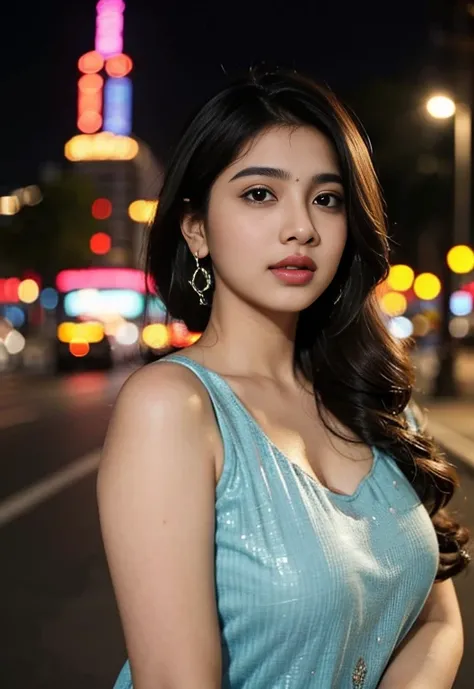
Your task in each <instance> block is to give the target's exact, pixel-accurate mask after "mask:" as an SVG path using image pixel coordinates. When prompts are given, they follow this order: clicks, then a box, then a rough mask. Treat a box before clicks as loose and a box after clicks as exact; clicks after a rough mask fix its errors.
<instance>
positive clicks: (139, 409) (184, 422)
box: [102, 361, 218, 464]
mask: <svg viewBox="0 0 474 689" xmlns="http://www.w3.org/2000/svg"><path fill="white" fill-rule="evenodd" d="M183 435H186V437H187V438H189V439H190V440H192V441H193V442H194V447H195V451H196V452H199V451H202V452H205V453H206V454H207V453H208V452H210V453H213V450H214V449H215V446H216V443H218V433H217V426H216V423H215V417H214V413H213V410H212V404H211V401H210V398H209V395H208V393H207V391H206V389H205V387H204V385H203V384H202V383H201V382H200V380H199V379H198V378H197V376H196V375H195V374H194V373H193V372H192V371H190V370H189V369H187V368H186V367H184V366H182V365H180V364H176V363H172V362H167V361H163V362H156V363H154V364H149V365H148V366H144V367H143V368H141V369H140V370H139V371H137V372H136V373H134V374H132V375H131V376H130V378H129V379H128V380H127V381H126V383H125V384H124V386H123V387H122V389H121V391H120V393H119V395H118V398H117V401H116V403H115V406H114V410H113V414H112V419H111V421H110V424H109V429H108V432H107V438H106V442H105V445H104V451H103V453H102V464H103V463H104V462H106V461H109V459H110V456H111V455H110V453H109V452H108V448H109V447H110V445H111V444H112V441H113V440H114V439H115V440H116V439H117V436H120V441H121V442H123V441H127V440H128V439H130V440H131V441H132V442H136V443H139V442H140V440H141V441H145V442H146V441H147V440H148V441H149V442H150V443H153V444H154V443H155V442H157V441H158V442H160V444H161V441H164V440H165V437H164V436H166V439H167V442H169V441H170V439H172V438H173V437H178V436H183ZM114 444H116V443H114ZM122 454H123V453H120V455H122ZM134 454H135V456H136V453H134ZM114 456H117V454H116V453H114Z"/></svg>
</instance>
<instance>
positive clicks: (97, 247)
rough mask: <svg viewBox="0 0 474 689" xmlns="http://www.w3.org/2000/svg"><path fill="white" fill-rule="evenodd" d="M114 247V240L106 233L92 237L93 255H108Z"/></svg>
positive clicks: (91, 247)
mask: <svg viewBox="0 0 474 689" xmlns="http://www.w3.org/2000/svg"><path fill="white" fill-rule="evenodd" d="M111 246H112V240H111V238H110V236H109V235H108V234H105V232H97V233H96V234H94V235H92V237H91V240H90V249H91V251H92V253H93V254H99V255H103V254H108V253H109V251H110V248H111Z"/></svg>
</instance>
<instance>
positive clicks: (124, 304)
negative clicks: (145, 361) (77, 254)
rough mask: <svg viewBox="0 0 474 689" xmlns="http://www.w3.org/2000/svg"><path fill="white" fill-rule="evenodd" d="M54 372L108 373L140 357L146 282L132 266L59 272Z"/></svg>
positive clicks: (141, 274)
mask: <svg viewBox="0 0 474 689" xmlns="http://www.w3.org/2000/svg"><path fill="white" fill-rule="evenodd" d="M56 287H57V290H58V293H59V295H60V296H59V303H58V308H57V310H56V318H57V333H56V341H55V351H54V358H55V368H56V370H57V371H67V370H71V369H73V368H77V367H81V368H82V367H87V368H96V369H102V370H106V369H110V368H111V367H112V366H113V365H114V364H118V363H123V362H127V361H132V360H135V359H138V358H139V356H140V348H139V340H140V330H141V321H142V318H143V313H144V308H145V280H144V274H143V272H142V271H140V270H135V269H132V268H113V267H110V268H108V267H101V268H84V269H79V270H63V271H61V272H60V273H59V275H58V276H57V278H56Z"/></svg>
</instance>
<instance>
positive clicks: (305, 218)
mask: <svg viewBox="0 0 474 689" xmlns="http://www.w3.org/2000/svg"><path fill="white" fill-rule="evenodd" d="M280 240H281V242H282V243H283V244H287V243H289V242H293V241H296V242H298V244H311V245H314V246H316V245H317V244H319V243H320V241H321V237H320V236H319V233H318V231H317V229H316V227H315V226H314V221H313V219H312V218H311V215H310V214H309V212H308V209H307V208H306V206H301V205H300V204H298V206H296V204H294V205H292V206H291V208H289V209H288V213H287V216H286V218H285V222H284V223H283V227H282V230H281V232H280Z"/></svg>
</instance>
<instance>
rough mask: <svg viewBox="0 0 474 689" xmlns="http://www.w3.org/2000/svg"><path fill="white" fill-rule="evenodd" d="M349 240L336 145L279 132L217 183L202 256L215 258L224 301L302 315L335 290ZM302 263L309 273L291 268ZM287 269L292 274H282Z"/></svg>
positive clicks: (311, 133) (302, 131) (295, 130)
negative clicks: (231, 298) (226, 295)
mask: <svg viewBox="0 0 474 689" xmlns="http://www.w3.org/2000/svg"><path fill="white" fill-rule="evenodd" d="M346 236H347V220H346V212H345V205H344V190H343V187H342V180H341V177H340V171H339V165H338V162H337V157H336V154H335V151H334V150H333V147H332V145H331V144H330V143H329V141H328V139H327V138H326V137H325V136H324V135H323V134H321V133H320V132H319V131H317V130H316V129H312V128H310V127H303V126H301V127H292V128H289V127H273V128H271V129H268V130H266V131H265V132H263V133H262V134H260V135H259V136H258V137H257V138H256V139H255V140H254V141H253V142H252V144H251V145H250V146H249V147H248V148H247V149H246V150H245V152H244V155H242V157H240V158H239V159H238V160H236V161H235V162H234V163H232V164H231V165H230V166H229V167H228V168H227V169H226V170H224V172H222V174H221V175H220V176H219V177H218V178H217V179H216V181H215V183H214V185H213V187H212V189H211V194H210V200H209V207H208V216H207V222H206V226H205V245H204V246H202V245H201V248H200V251H199V255H200V256H201V257H203V256H205V255H206V253H207V252H209V253H210V255H211V259H212V263H213V268H214V275H215V281H216V287H215V289H216V295H217V294H218V290H221V291H222V290H223V291H224V292H225V289H227V290H230V291H231V292H233V293H234V294H235V295H237V296H238V297H240V298H242V299H243V300H245V301H247V302H248V303H250V304H252V305H254V306H256V307H257V308H261V309H265V310H270V311H277V312H287V313H288V312H291V313H296V312H299V311H301V310H303V309H305V308H306V307H308V306H309V305H310V304H312V303H313V302H314V301H315V300H316V299H317V298H318V297H319V296H320V295H321V294H322V293H323V292H324V290H325V289H326V287H327V286H328V285H329V284H330V282H331V280H332V279H333V277H334V275H335V273H336V270H337V267H338V265H339V262H340V259H341V256H342V253H343V249H344V245H345V242H346ZM204 247H205V248H204ZM295 256H296V257H300V258H301V257H305V258H308V259H310V262H309V263H308V266H303V269H302V270H297V269H295V267H293V268H292V267H290V266H292V265H293V264H297V259H295V258H294V257H295ZM292 257H293V258H292ZM281 261H283V264H282V265H284V266H288V268H282V269H280V270H277V269H275V268H274V266H275V264H277V263H280V262H281ZM311 262H312V263H311ZM310 263H311V265H309V264H310ZM308 268H309V269H308Z"/></svg>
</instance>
